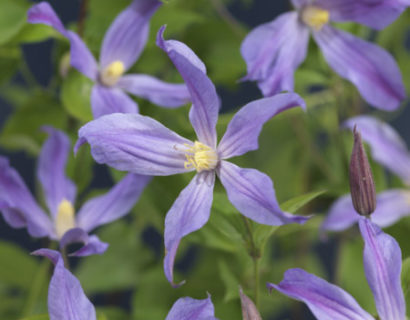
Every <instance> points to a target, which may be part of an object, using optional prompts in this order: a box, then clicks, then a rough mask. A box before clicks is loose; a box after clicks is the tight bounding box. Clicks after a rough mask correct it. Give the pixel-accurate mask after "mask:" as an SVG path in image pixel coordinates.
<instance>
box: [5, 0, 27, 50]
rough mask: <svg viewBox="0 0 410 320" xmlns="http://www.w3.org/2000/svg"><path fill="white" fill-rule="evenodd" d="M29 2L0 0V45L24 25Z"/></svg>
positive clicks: (23, 0)
mask: <svg viewBox="0 0 410 320" xmlns="http://www.w3.org/2000/svg"><path fill="white" fill-rule="evenodd" d="M29 6H30V3H29V2H28V1H25V0H1V1H0V45H2V44H4V43H6V42H7V41H8V40H10V39H11V38H12V37H13V36H15V35H16V34H17V33H18V32H19V31H20V29H21V28H22V27H23V26H24V23H25V21H26V12H27V9H28V8H29Z"/></svg>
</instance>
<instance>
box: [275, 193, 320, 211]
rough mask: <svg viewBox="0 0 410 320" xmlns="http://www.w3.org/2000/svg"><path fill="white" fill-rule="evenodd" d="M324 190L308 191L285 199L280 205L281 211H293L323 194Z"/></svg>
mask: <svg viewBox="0 0 410 320" xmlns="http://www.w3.org/2000/svg"><path fill="white" fill-rule="evenodd" d="M325 192H326V190H320V191H313V192H309V193H306V194H303V195H301V196H297V197H294V198H292V199H289V200H287V201H285V202H284V203H282V204H281V205H280V207H281V208H282V210H283V211H286V212H290V213H295V212H296V211H297V210H299V209H300V208H301V207H303V206H304V205H306V204H307V203H309V202H310V201H312V200H313V199H315V198H317V197H318V196H320V195H322V194H324V193H325Z"/></svg>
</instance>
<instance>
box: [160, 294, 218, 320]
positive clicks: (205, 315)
mask: <svg viewBox="0 0 410 320" xmlns="http://www.w3.org/2000/svg"><path fill="white" fill-rule="evenodd" d="M165 320H218V319H217V318H215V311H214V305H213V304H212V301H211V296H209V295H208V298H207V299H203V300H197V299H192V298H189V297H185V298H180V299H178V300H177V302H175V303H174V305H173V306H172V308H171V310H170V311H169V313H168V315H167V317H166V318H165Z"/></svg>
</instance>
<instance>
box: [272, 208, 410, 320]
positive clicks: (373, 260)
mask: <svg viewBox="0 0 410 320" xmlns="http://www.w3.org/2000/svg"><path fill="white" fill-rule="evenodd" d="M359 226H360V231H361V234H362V237H363V240H364V243H365V247H364V253H363V261H364V270H365V274H366V279H367V282H368V284H369V286H370V289H371V290H372V293H373V296H374V300H375V303H376V308H377V312H378V316H379V318H377V319H380V320H393V319H394V320H406V305H405V302H404V295H403V290H402V288H401V282H400V273H401V263H402V261H401V250H400V247H399V245H398V243H397V242H396V240H395V239H394V238H393V237H391V236H389V235H388V234H385V233H383V232H382V231H381V230H380V228H379V227H378V226H377V225H375V224H373V223H372V222H371V221H370V220H368V219H366V218H364V217H360V216H359ZM267 287H268V288H269V289H273V288H274V289H276V290H278V291H280V292H281V293H283V294H285V295H287V296H289V297H291V298H294V299H297V300H301V301H303V302H304V303H306V304H307V306H308V307H309V309H310V310H311V311H312V313H313V314H314V315H315V316H316V318H317V319H319V320H353V319H354V320H364V319H366V320H370V319H372V320H374V319H375V318H374V317H372V316H371V315H370V314H369V313H367V312H366V311H365V310H363V309H362V308H361V307H360V306H359V304H358V303H357V302H356V300H355V299H354V298H353V297H352V296H351V295H350V294H348V293H347V292H346V291H344V290H343V289H341V288H339V287H337V286H335V285H333V284H330V283H329V282H327V281H325V280H323V279H321V278H318V277H316V276H315V275H313V274H310V273H308V272H306V271H304V270H302V269H290V270H288V271H286V273H285V276H284V279H283V280H282V282H281V283H279V284H278V285H275V284H272V283H268V284H267Z"/></svg>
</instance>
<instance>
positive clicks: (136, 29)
mask: <svg viewBox="0 0 410 320" xmlns="http://www.w3.org/2000/svg"><path fill="white" fill-rule="evenodd" d="M160 5H161V1H158V0H134V1H133V2H132V3H131V4H130V5H129V6H128V8H126V9H125V10H124V11H122V12H121V13H120V14H119V15H118V16H117V17H116V18H115V20H114V22H113V23H112V24H111V26H110V28H109V29H108V31H107V33H106V34H105V37H104V40H103V44H102V47H101V56H100V61H101V66H102V68H105V67H106V66H108V65H109V64H110V63H112V62H114V61H117V60H119V61H121V62H122V63H123V64H124V66H125V69H128V68H129V67H131V66H132V65H133V64H134V63H135V61H136V60H137V59H138V57H139V56H140V54H141V52H142V50H143V49H144V47H145V44H146V42H147V38H148V31H149V20H150V19H151V16H152V15H153V14H154V12H155V11H156V10H157V9H158V8H159V6H160Z"/></svg>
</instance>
